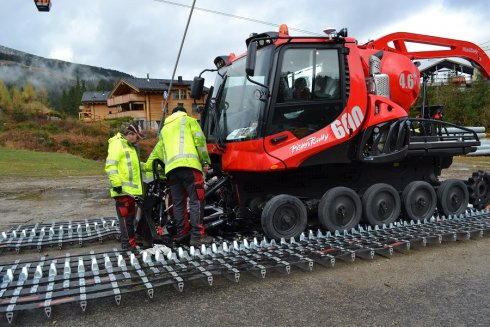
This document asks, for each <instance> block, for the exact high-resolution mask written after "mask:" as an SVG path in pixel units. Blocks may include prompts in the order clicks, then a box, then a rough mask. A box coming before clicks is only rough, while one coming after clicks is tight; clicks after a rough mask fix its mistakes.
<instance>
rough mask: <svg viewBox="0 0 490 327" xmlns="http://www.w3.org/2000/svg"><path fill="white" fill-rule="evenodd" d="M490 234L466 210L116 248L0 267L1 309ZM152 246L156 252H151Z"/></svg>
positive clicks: (488, 217)
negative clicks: (418, 218) (284, 235)
mask: <svg viewBox="0 0 490 327" xmlns="http://www.w3.org/2000/svg"><path fill="white" fill-rule="evenodd" d="M489 233H490V212H489V211H488V210H485V211H467V212H466V213H465V214H464V215H460V216H458V217H449V218H445V217H442V218H432V219H430V220H428V221H424V222H414V221H411V222H399V223H397V224H394V225H390V226H383V227H382V228H370V227H369V228H363V227H359V228H357V229H352V230H351V231H350V232H344V233H339V232H336V233H330V232H324V231H320V230H319V231H317V232H313V231H310V232H309V233H308V235H306V234H302V235H301V236H300V237H299V238H297V239H290V240H284V239H283V240H280V241H279V242H276V241H275V240H271V241H268V240H267V239H265V238H263V239H258V238H254V239H250V240H248V239H242V240H222V241H220V242H219V243H214V244H212V245H211V246H208V247H206V246H201V248H199V249H195V248H193V247H191V248H187V247H183V248H178V249H177V250H176V251H171V250H170V249H168V248H159V250H157V251H154V253H152V252H151V251H149V250H144V251H143V250H135V251H124V252H123V251H118V250H117V249H114V250H113V251H110V252H101V253H95V252H91V253H89V254H85V255H70V254H68V253H67V254H66V255H65V256H61V257H57V258H46V257H41V258H40V259H39V260H34V261H21V260H16V261H14V262H8V263H2V264H0V275H1V276H2V279H1V284H0V313H2V314H4V315H5V318H6V319H7V321H8V322H9V323H11V322H12V320H13V318H14V314H15V313H18V312H21V311H23V310H31V309H36V308H39V309H43V310H44V312H45V313H46V316H48V317H50V316H51V312H52V308H53V307H54V306H56V305H61V304H66V303H73V302H75V303H76V302H78V303H79V304H80V307H81V309H82V310H83V311H85V309H86V307H87V303H88V302H89V301H95V300H96V299H100V298H105V297H114V299H115V302H116V303H117V304H120V302H121V298H122V296H123V295H126V294H127V293H131V292H138V291H146V293H147V294H148V296H149V297H150V298H152V297H153V294H154V291H155V289H158V288H162V287H164V286H173V287H175V289H177V290H178V291H180V292H181V291H182V290H183V289H184V285H185V284H186V282H188V281H191V280H201V281H202V282H203V283H204V284H205V285H209V286H212V284H213V280H214V278H215V277H217V276H222V277H225V278H226V279H228V280H230V281H232V282H233V283H237V282H238V281H239V280H240V275H241V274H242V273H250V274H252V275H254V276H256V277H258V278H265V276H266V274H267V271H269V270H271V269H273V270H277V271H280V272H282V273H284V274H289V273H290V272H291V267H298V268H300V269H301V270H306V271H310V270H312V269H313V266H314V264H319V265H320V266H324V267H330V268H331V267H334V266H335V262H336V260H342V261H347V262H353V261H355V259H356V258H361V259H366V260H371V259H374V258H375V257H376V256H377V255H378V256H383V257H391V256H392V255H393V253H394V251H396V252H401V253H403V252H406V251H409V250H410V248H412V247H417V246H420V247H423V246H426V245H427V244H439V243H444V242H451V241H457V240H469V239H479V238H481V237H483V236H484V235H488V234H489ZM154 250H155V249H154Z"/></svg>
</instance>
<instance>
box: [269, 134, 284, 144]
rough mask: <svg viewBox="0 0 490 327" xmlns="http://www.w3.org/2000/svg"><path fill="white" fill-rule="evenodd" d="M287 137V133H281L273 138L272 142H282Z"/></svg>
mask: <svg viewBox="0 0 490 327" xmlns="http://www.w3.org/2000/svg"><path fill="white" fill-rule="evenodd" d="M287 138H288V135H287V134H283V135H279V136H276V137H273V138H271V143H272V144H277V143H280V142H282V141H285V140H286V139H287Z"/></svg>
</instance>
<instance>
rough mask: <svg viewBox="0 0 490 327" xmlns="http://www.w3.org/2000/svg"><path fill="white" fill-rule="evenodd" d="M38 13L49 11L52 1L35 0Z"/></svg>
mask: <svg viewBox="0 0 490 327" xmlns="http://www.w3.org/2000/svg"><path fill="white" fill-rule="evenodd" d="M34 3H35V4H36V7H37V10H38V11H49V9H51V0H34Z"/></svg>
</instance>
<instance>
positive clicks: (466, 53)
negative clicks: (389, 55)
mask: <svg viewBox="0 0 490 327" xmlns="http://www.w3.org/2000/svg"><path fill="white" fill-rule="evenodd" d="M390 42H393V45H394V48H393V47H391V46H390V45H389V43H390ZM406 42H408V43H414V44H417V43H419V44H429V45H434V46H440V47H445V48H447V49H441V50H429V51H408V49H407V46H406ZM362 47H365V48H366V49H378V50H385V51H391V52H396V53H399V54H403V55H405V56H407V57H409V58H410V59H412V60H413V59H430V58H447V57H460V58H464V59H467V60H469V61H470V62H471V63H472V64H473V65H474V66H475V67H476V68H478V69H479V70H480V71H481V72H482V74H483V75H484V76H485V77H486V78H487V79H489V80H490V59H489V58H488V56H487V54H486V53H485V52H484V51H483V50H482V49H481V48H480V47H479V46H477V45H476V44H474V43H471V42H467V41H461V40H455V39H447V38H443V37H437V36H430V35H423V34H415V33H407V32H398V33H392V34H388V35H386V36H383V37H381V38H379V39H377V40H374V41H370V42H368V43H367V44H366V45H364V46H361V48H362Z"/></svg>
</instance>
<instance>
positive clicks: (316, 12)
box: [0, 0, 490, 79]
mask: <svg viewBox="0 0 490 327" xmlns="http://www.w3.org/2000/svg"><path fill="white" fill-rule="evenodd" d="M172 2H175V3H179V4H182V5H184V6H178V5H174V4H170V3H168V2H167V1H159V0H83V1H74V0H52V7H51V11H50V12H47V13H46V12H38V11H37V9H36V7H35V5H34V3H33V1H32V0H15V1H7V0H0V30H1V31H2V32H1V33H0V45H3V46H6V47H10V48H14V49H17V50H20V51H25V52H29V53H32V54H35V55H39V56H43V57H47V58H54V59H60V60H66V61H71V62H75V63H81V64H87V65H92V66H97V67H103V68H110V69H115V70H119V71H122V72H125V73H128V74H131V75H133V76H135V77H146V74H147V73H149V74H150V77H152V78H170V77H171V76H172V72H173V69H174V64H175V61H176V59H177V54H178V51H179V47H180V43H181V39H182V36H183V34H184V30H185V25H186V22H187V19H188V16H189V12H190V8H188V7H190V6H191V5H192V2H193V1H192V0H173V1H172ZM185 6H188V7H185ZM195 6H196V9H195V10H194V13H193V15H192V19H191V23H190V26H189V30H188V32H187V38H186V41H185V44H184V47H183V51H182V55H181V58H180V62H179V66H178V68H177V72H176V76H179V75H181V76H183V77H184V79H192V78H193V76H195V75H197V74H199V72H200V71H201V70H203V69H205V68H211V67H212V66H213V59H214V58H215V57H216V56H217V55H226V54H229V53H230V52H234V53H236V54H240V53H242V52H244V51H245V50H246V48H245V39H246V38H247V37H248V36H249V34H250V33H252V32H265V31H272V30H273V31H276V30H277V28H276V27H275V26H271V25H266V24H262V23H260V22H256V21H252V20H258V21H264V22H269V23H272V24H281V23H286V24H287V25H288V26H289V28H290V34H292V35H301V34H304V33H300V32H297V31H295V30H293V29H301V30H306V31H310V32H314V33H321V31H322V30H324V29H326V28H330V27H333V28H336V29H340V28H342V27H347V28H348V29H349V35H350V36H352V37H354V38H356V39H357V40H358V41H359V43H360V44H362V43H365V42H366V41H368V40H370V39H375V38H378V37H381V36H383V35H385V34H388V33H392V32H399V31H404V32H415V33H424V34H429V35H436V36H442V37H448V38H456V39H462V40H466V41H470V42H473V43H475V44H477V45H480V46H481V47H483V48H484V49H485V50H487V49H490V19H489V14H490V0H410V1H395V0H372V1H363V0H342V1H339V0H335V1H333V0H285V1H277V0H274V1H272V0H269V1H264V0H242V1H239V0H235V1H230V0H197V1H196V4H195ZM199 8H200V9H205V10H200V9H199ZM209 11H217V12H223V13H226V14H229V15H228V16H226V15H218V14H215V13H211V12H209ZM230 15H233V16H240V17H246V18H249V19H252V20H246V19H238V18H235V17H231V16H230ZM487 53H489V51H487Z"/></svg>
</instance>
